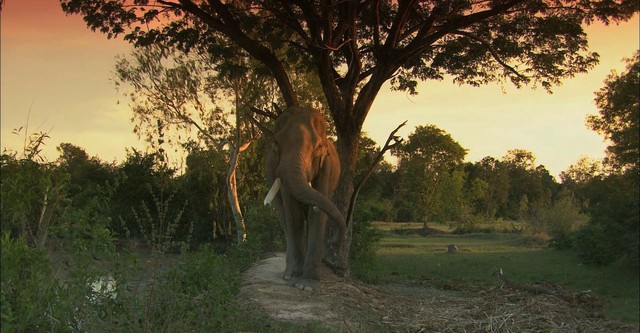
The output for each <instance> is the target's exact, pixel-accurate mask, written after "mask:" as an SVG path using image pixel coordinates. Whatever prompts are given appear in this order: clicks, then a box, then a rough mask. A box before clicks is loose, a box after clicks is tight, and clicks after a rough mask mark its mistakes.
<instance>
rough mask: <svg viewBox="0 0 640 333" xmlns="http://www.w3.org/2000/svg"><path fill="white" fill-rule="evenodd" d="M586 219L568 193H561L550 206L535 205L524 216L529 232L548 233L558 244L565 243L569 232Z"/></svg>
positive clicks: (587, 217)
mask: <svg viewBox="0 0 640 333" xmlns="http://www.w3.org/2000/svg"><path fill="white" fill-rule="evenodd" d="M588 221H589V216H587V215H585V214H583V213H581V212H580V206H579V205H578V203H577V202H576V201H575V200H574V198H573V196H570V195H561V196H560V198H558V199H557V200H556V201H555V202H554V203H553V204H552V205H550V206H547V205H542V204H539V205H537V207H535V208H534V209H533V212H532V213H531V214H530V215H529V217H527V218H526V223H527V227H528V228H529V232H531V233H532V234H534V235H535V234H542V235H548V236H550V237H551V238H553V239H554V242H555V243H556V244H557V245H559V246H562V244H566V243H567V242H568V239H569V235H570V234H571V232H573V231H574V230H576V229H577V228H578V227H580V226H582V225H585V224H586V223H587V222H588Z"/></svg>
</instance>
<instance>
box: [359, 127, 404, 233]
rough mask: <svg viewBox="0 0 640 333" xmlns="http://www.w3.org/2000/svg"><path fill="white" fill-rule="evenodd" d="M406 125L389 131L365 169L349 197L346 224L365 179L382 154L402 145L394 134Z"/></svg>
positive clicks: (382, 156) (400, 139) (381, 157)
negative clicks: (369, 164) (371, 161)
mask: <svg viewBox="0 0 640 333" xmlns="http://www.w3.org/2000/svg"><path fill="white" fill-rule="evenodd" d="M406 124H407V121H406V120H405V121H404V122H403V123H402V124H400V125H398V127H396V129H394V130H393V131H391V133H390V134H389V137H387V141H386V142H385V143H384V146H382V148H381V149H380V151H379V152H378V154H377V155H376V158H375V159H374V160H373V163H371V166H369V169H367V171H366V172H365V173H364V176H362V179H360V181H359V182H358V184H357V185H356V186H355V188H354V189H353V194H352V195H351V200H350V201H349V210H348V211H347V216H346V218H347V224H349V223H350V221H351V220H352V219H353V211H354V208H355V206H356V199H357V198H358V193H359V192H360V190H361V189H362V187H363V186H364V184H365V183H366V182H367V179H369V177H371V174H373V171H374V170H375V168H376V167H377V166H378V164H379V163H380V161H382V159H383V158H384V154H385V153H386V152H387V151H388V150H389V149H392V148H394V147H396V146H398V145H399V144H401V143H402V138H400V137H398V136H397V135H396V133H398V130H400V128H402V127H403V126H404V125H406ZM392 141H393V142H392Z"/></svg>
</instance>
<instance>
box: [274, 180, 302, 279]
mask: <svg viewBox="0 0 640 333" xmlns="http://www.w3.org/2000/svg"><path fill="white" fill-rule="evenodd" d="M279 199H280V202H275V205H276V209H277V205H280V206H281V207H282V209H281V211H282V214H281V216H280V217H281V219H280V221H282V227H283V229H284V234H285V240H286V242H287V255H286V264H287V265H286V268H285V271H284V274H283V278H284V279H285V280H290V279H291V278H292V277H300V276H302V274H303V265H304V253H305V247H306V242H305V231H304V213H303V211H302V207H301V205H300V203H298V202H297V201H296V200H295V199H293V198H292V197H291V196H289V195H287V191H286V190H284V189H283V191H282V195H281V196H280V198H279ZM274 201H275V200H274Z"/></svg>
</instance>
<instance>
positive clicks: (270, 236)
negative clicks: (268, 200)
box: [245, 205, 285, 253]
mask: <svg viewBox="0 0 640 333" xmlns="http://www.w3.org/2000/svg"><path fill="white" fill-rule="evenodd" d="M245 219H246V225H247V245H248V246H249V247H250V248H252V249H254V250H255V251H258V252H260V253H267V252H274V251H284V250H285V243H284V231H283V230H282V226H281V225H280V220H279V219H278V216H277V214H276V212H275V209H273V208H270V207H265V206H263V205H252V206H250V207H249V208H248V209H247V211H246V214H245Z"/></svg>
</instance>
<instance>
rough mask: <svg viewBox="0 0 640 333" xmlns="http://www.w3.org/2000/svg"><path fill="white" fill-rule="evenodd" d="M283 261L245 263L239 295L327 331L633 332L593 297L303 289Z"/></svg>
mask: <svg viewBox="0 0 640 333" xmlns="http://www.w3.org/2000/svg"><path fill="white" fill-rule="evenodd" d="M284 266H285V258H284V254H277V255H275V256H273V257H270V258H268V259H265V260H263V261H261V262H259V263H258V264H257V265H255V266H254V267H252V268H251V269H249V270H247V271H246V272H245V273H244V283H243V286H242V288H241V292H240V296H239V297H241V299H243V300H245V301H249V302H252V303H255V304H257V305H258V306H259V307H261V308H262V309H264V311H265V312H266V313H267V314H268V315H269V316H270V317H271V318H273V320H278V321H296V322H309V321H316V322H321V323H322V325H323V326H326V327H327V329H328V330H329V331H331V332H585V333H586V332H638V327H637V326H632V325H628V324H625V323H621V322H617V321H612V320H607V319H605V318H604V317H603V315H602V312H601V306H600V307H599V306H598V304H593V303H588V302H582V303H581V301H580V300H577V301H576V302H573V303H569V302H567V301H566V300H563V299H560V298H558V297H555V296H553V295H546V294H537V295H535V294H531V293H530V292H527V291H523V290H516V289H511V288H507V287H468V286H467V288H465V286H462V287H461V288H459V290H454V291H451V290H438V289H434V288H429V287H424V286H407V285H395V284H394V285H376V286H372V285H365V284H362V283H359V282H357V281H353V280H344V279H338V278H335V277H333V278H328V279H326V280H324V281H323V282H322V286H321V288H320V290H317V291H313V292H305V291H301V290H298V289H296V288H293V287H290V286H288V285H287V283H286V281H284V280H283V279H282V277H281V274H282V272H283V271H284Z"/></svg>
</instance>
